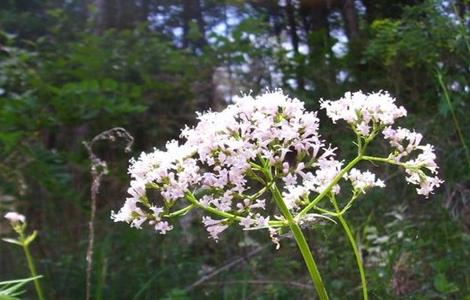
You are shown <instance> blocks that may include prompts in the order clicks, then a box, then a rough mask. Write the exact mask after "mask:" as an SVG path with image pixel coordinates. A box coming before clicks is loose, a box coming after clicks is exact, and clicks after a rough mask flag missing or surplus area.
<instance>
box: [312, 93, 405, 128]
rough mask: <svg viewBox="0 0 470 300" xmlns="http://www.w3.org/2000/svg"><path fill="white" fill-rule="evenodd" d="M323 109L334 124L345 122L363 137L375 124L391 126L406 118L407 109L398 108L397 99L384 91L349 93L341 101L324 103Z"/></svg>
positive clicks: (322, 104) (322, 103)
mask: <svg viewBox="0 0 470 300" xmlns="http://www.w3.org/2000/svg"><path fill="white" fill-rule="evenodd" d="M321 108H323V109H325V110H326V114H327V115H328V117H330V119H331V120H332V121H333V123H336V121H338V120H344V121H346V122H347V123H349V124H350V125H351V126H352V127H353V128H354V129H355V130H356V132H359V133H360V134H361V135H363V136H368V135H369V134H370V133H371V132H370V129H371V125H373V124H376V125H382V126H386V125H391V124H393V123H394V122H395V120H396V119H398V118H400V117H403V116H406V110H405V108H403V106H400V107H398V106H396V105H395V99H394V98H392V97H391V96H390V94H388V93H387V92H382V91H380V92H378V93H370V94H364V93H362V92H361V91H359V92H355V93H351V92H347V93H346V94H344V97H343V98H341V99H339V100H336V101H331V100H326V101H322V102H321Z"/></svg>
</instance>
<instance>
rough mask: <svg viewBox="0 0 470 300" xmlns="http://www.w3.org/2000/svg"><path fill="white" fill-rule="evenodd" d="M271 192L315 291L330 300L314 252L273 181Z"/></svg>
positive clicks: (323, 299) (324, 299) (322, 299)
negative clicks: (298, 250)
mask: <svg viewBox="0 0 470 300" xmlns="http://www.w3.org/2000/svg"><path fill="white" fill-rule="evenodd" d="M271 180H272V178H271ZM270 190H271V193H272V194H273V198H274V200H275V201H276V204H277V206H278V207H279V210H280V211H281V213H282V214H283V215H284V217H285V218H286V219H287V222H288V224H289V227H290V229H291V231H292V233H293V234H294V238H295V241H296V242H297V246H298V247H299V249H300V253H302V257H303V258H304V261H305V264H306V265H307V269H308V271H309V273H310V277H311V278H312V281H313V284H314V285H315V289H316V291H317V294H318V296H319V297H320V299H321V300H328V299H329V298H328V294H327V292H326V289H325V285H324V283H323V280H322V278H321V275H320V272H319V271H318V267H317V264H316V263H315V259H314V258H313V255H312V252H311V251H310V248H309V246H308V243H307V240H306V239H305V236H304V234H303V232H302V229H300V226H299V224H298V223H297V222H296V221H295V219H294V217H293V216H292V214H291V213H290V211H289V209H288V208H287V206H286V204H285V202H284V200H283V198H282V195H281V192H280V191H279V189H278V188H277V186H276V183H274V182H273V181H272V182H271V184H270Z"/></svg>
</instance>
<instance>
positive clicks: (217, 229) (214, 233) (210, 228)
mask: <svg viewBox="0 0 470 300" xmlns="http://www.w3.org/2000/svg"><path fill="white" fill-rule="evenodd" d="M202 223H204V226H206V230H207V232H209V235H210V237H211V238H212V239H214V240H215V241H218V240H219V234H220V233H222V231H224V230H225V229H227V228H228V225H225V224H223V220H214V219H212V218H211V217H202Z"/></svg>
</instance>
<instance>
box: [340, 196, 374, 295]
mask: <svg viewBox="0 0 470 300" xmlns="http://www.w3.org/2000/svg"><path fill="white" fill-rule="evenodd" d="M331 201H332V203H333V205H334V207H335V209H336V212H337V213H338V215H337V217H338V219H339V221H340V223H341V225H342V226H343V229H344V231H345V232H346V235H347V236H348V239H349V243H350V244H351V247H352V248H353V251H354V256H355V257H356V263H357V267H358V268H359V273H360V275H361V283H362V295H363V299H364V300H368V299H369V296H368V293H367V280H366V273H365V271H364V262H363V261H362V255H361V252H360V251H359V248H358V247H357V243H356V240H355V239H354V236H353V234H352V231H351V228H350V227H349V225H348V223H347V222H346V219H345V218H344V217H343V214H342V213H341V212H340V209H339V207H338V203H337V202H336V198H335V197H334V196H333V197H331Z"/></svg>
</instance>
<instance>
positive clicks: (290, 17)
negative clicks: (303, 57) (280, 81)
mask: <svg viewBox="0 0 470 300" xmlns="http://www.w3.org/2000/svg"><path fill="white" fill-rule="evenodd" d="M286 15H287V22H288V24H289V32H290V37H291V43H292V48H293V50H294V55H295V59H294V61H296V64H297V65H296V77H297V85H298V88H299V89H300V90H302V91H303V90H304V89H305V80H304V77H303V74H302V64H301V63H299V61H298V58H299V54H300V53H299V35H298V34H297V22H296V20H295V12H294V6H293V5H292V1H291V0H287V2H286Z"/></svg>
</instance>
